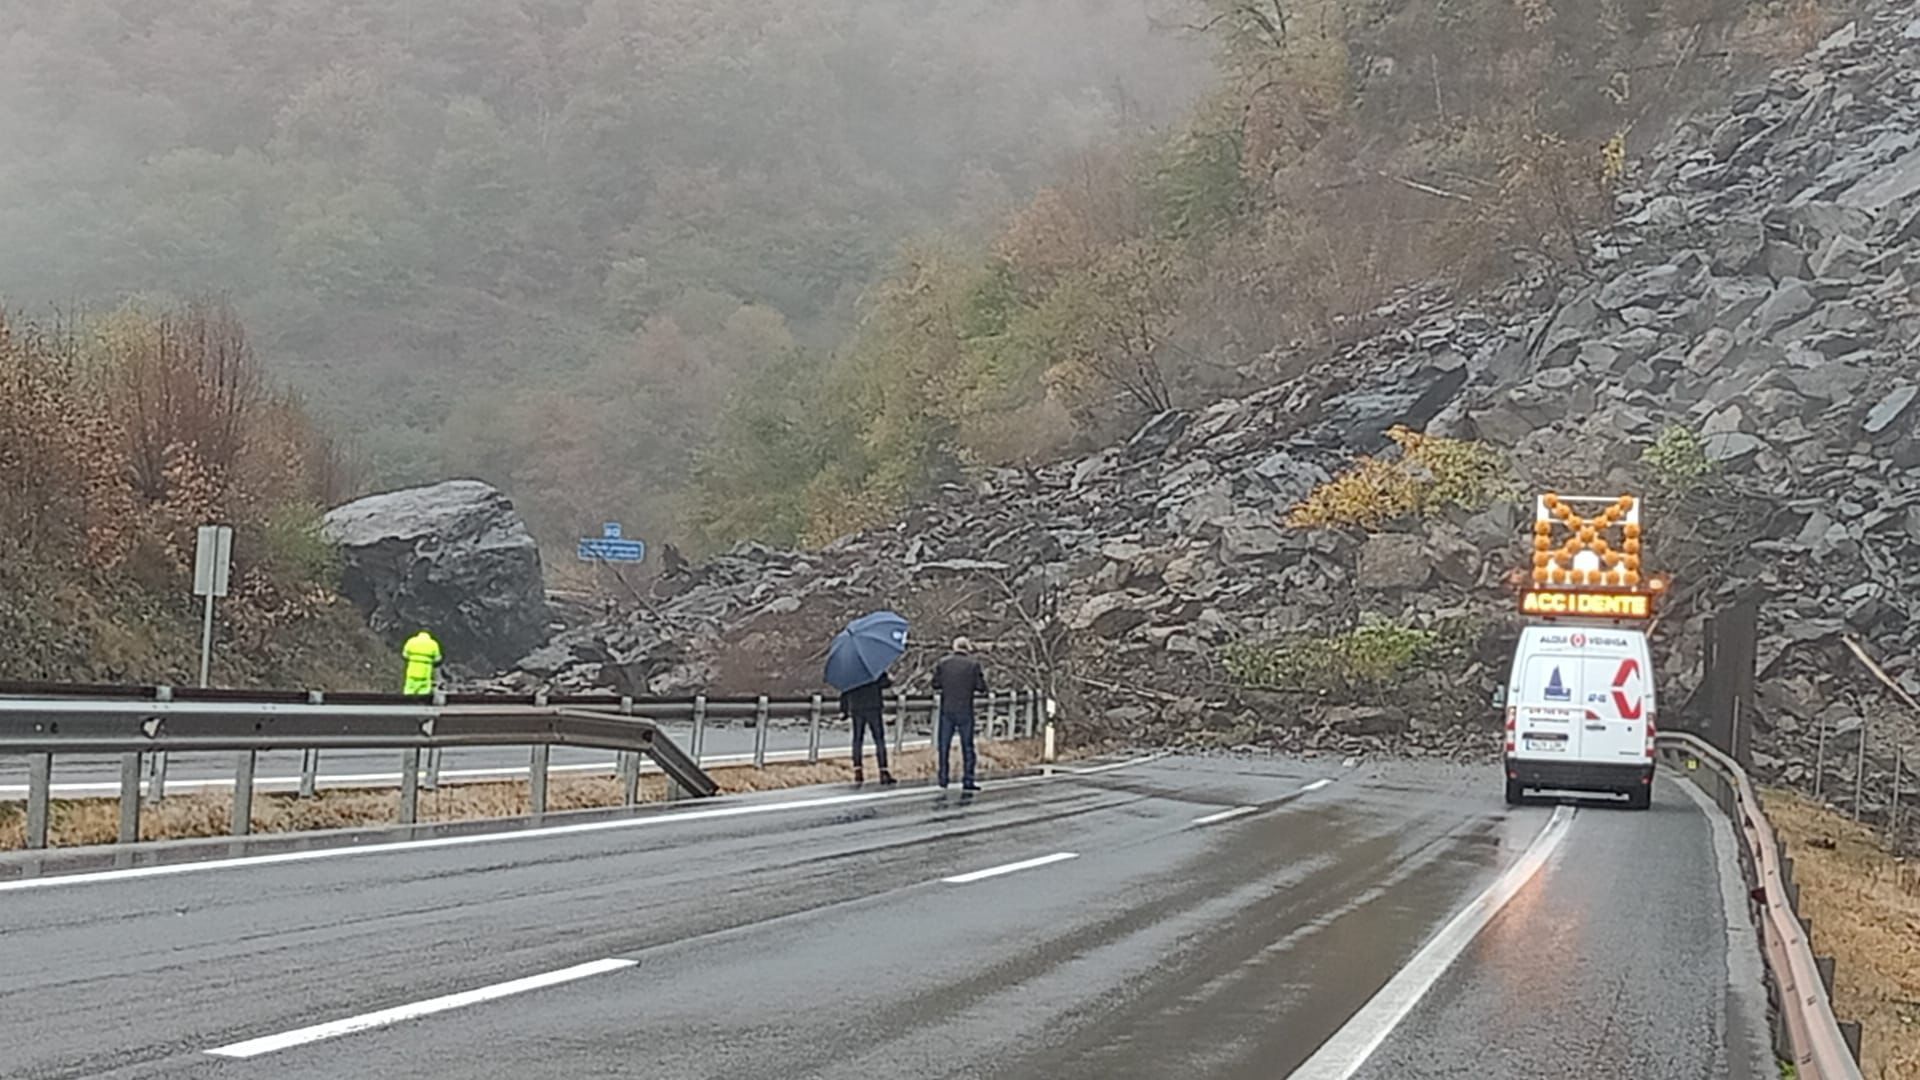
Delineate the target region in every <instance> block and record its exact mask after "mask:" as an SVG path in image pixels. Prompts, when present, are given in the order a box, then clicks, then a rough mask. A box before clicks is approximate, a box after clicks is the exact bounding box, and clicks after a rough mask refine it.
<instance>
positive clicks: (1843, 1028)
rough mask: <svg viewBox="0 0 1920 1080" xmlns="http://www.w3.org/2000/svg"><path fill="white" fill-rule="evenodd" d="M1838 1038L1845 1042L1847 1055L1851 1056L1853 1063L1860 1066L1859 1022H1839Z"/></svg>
mask: <svg viewBox="0 0 1920 1080" xmlns="http://www.w3.org/2000/svg"><path fill="white" fill-rule="evenodd" d="M1836 1022H1837V1023H1838V1024H1839V1025H1840V1037H1841V1038H1842V1039H1845V1040H1846V1041H1847V1053H1849V1054H1852V1055H1853V1063H1854V1064H1855V1065H1858V1064H1860V1021H1858V1020H1840V1021H1836Z"/></svg>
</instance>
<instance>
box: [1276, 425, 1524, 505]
mask: <svg viewBox="0 0 1920 1080" xmlns="http://www.w3.org/2000/svg"><path fill="white" fill-rule="evenodd" d="M1387 437H1388V438H1391V439H1392V440H1393V441H1394V442H1395V443H1397V444H1398V445H1399V447H1400V456H1399V457H1397V458H1393V459H1387V458H1375V457H1367V458H1361V459H1360V460H1359V461H1357V462H1355V463H1354V465H1353V467H1352V468H1349V469H1348V470H1347V471H1345V472H1343V473H1341V474H1340V475H1339V476H1336V477H1334V478H1333V479H1332V480H1329V481H1327V482H1326V483H1324V484H1321V485H1320V486H1319V487H1317V488H1315V489H1313V491H1312V492H1311V493H1310V494H1309V495H1308V496H1307V498H1306V501H1304V502H1302V503H1301V504H1300V505H1299V506H1296V507H1294V509H1293V512H1292V514H1290V515H1289V516H1288V518H1287V520H1288V522H1289V523H1290V524H1292V525H1294V526H1295V527H1297V528H1306V529H1313V528H1321V529H1324V528H1342V527H1348V526H1351V527H1357V528H1362V529H1368V530H1372V529H1378V528H1380V527H1381V526H1383V525H1386V524H1387V523H1389V522H1391V521H1394V520H1396V519H1398V518H1402V517H1406V516H1408V515H1410V514H1417V513H1431V512H1433V511H1436V510H1440V509H1443V508H1446V507H1461V508H1463V509H1467V510H1480V509H1484V508H1485V507H1487V506H1489V505H1491V504H1493V503H1494V502H1495V501H1496V500H1499V499H1503V498H1510V497H1511V496H1512V494H1513V491H1514V488H1515V485H1514V482H1513V474H1512V471H1511V470H1510V469H1509V468H1508V466H1507V461H1506V458H1505V457H1504V456H1503V455H1502V454H1501V453H1500V451H1499V450H1497V449H1495V448H1493V447H1491V446H1488V445H1487V444H1485V443H1480V442H1472V441H1469V440H1465V439H1446V438H1441V437H1438V436H1433V435H1423V434H1421V433H1420V432H1417V431H1410V430H1408V429H1407V428H1404V427H1395V428H1394V429H1393V430H1391V431H1389V432H1387Z"/></svg>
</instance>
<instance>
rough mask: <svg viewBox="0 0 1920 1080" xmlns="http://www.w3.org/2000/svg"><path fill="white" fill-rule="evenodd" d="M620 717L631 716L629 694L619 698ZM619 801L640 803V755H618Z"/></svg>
mask: <svg viewBox="0 0 1920 1080" xmlns="http://www.w3.org/2000/svg"><path fill="white" fill-rule="evenodd" d="M620 715H621V716H625V717H632V716H633V697H632V695H630V694H622V695H621V696H620ZM620 799H621V803H622V804H623V805H626V806H634V805H636V804H638V803H639V802H640V755H639V754H637V753H635V752H633V751H631V750H623V751H621V753H620Z"/></svg>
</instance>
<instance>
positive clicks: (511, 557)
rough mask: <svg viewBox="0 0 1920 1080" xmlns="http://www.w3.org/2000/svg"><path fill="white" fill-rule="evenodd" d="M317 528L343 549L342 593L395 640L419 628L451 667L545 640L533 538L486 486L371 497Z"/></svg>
mask: <svg viewBox="0 0 1920 1080" xmlns="http://www.w3.org/2000/svg"><path fill="white" fill-rule="evenodd" d="M321 531H322V534H323V535H324V536H325V537H326V538H327V539H328V540H329V541H331V542H332V543H335V544H337V545H339V547H340V549H341V551H342V553H343V555H344V558H345V568H344V573H343V575H342V591H343V592H344V593H345V594H346V596H347V597H348V599H350V600H352V601H353V603H354V605H355V606H356V607H358V608H359V609H360V610H361V611H362V612H364V613H365V614H366V617H367V624H368V625H369V626H371V627H372V628H373V629H374V631H375V632H377V633H379V634H381V635H383V636H384V637H386V638H387V639H388V640H389V641H390V642H392V643H393V644H394V646H395V647H396V648H398V647H399V644H400V642H401V641H402V640H404V639H405V638H406V637H407V636H408V635H410V634H412V633H413V632H414V631H415V630H418V629H421V628H423V627H424V628H426V629H429V630H431V631H432V632H433V634H434V635H435V636H436V637H438V638H439V639H440V643H441V645H442V647H443V648H444V649H445V651H446V655H447V661H448V663H449V664H450V665H453V666H457V667H458V668H460V669H463V670H468V671H492V670H497V669H500V668H505V667H507V666H509V665H512V664H513V663H514V662H515V661H516V660H519V659H520V658H521V657H523V656H525V655H526V654H527V652H528V650H530V649H534V648H536V647H538V646H541V645H543V644H545V642H546V640H547V633H548V627H547V605H546V586H545V583H544V580H543V578H542V575H541V568H540V548H539V545H537V544H536V543H534V539H533V535H532V534H531V533H529V532H528V531H527V526H526V523H525V522H524V521H522V520H521V519H520V515H519V513H518V512H516V511H515V510H514V508H513V503H512V502H511V501H510V500H508V498H507V497H506V496H505V495H503V494H501V493H500V492H499V491H498V490H496V489H495V488H493V487H492V486H490V485H488V484H484V483H481V482H480V481H478V480H450V481H447V482H446V483H441V484H434V485H433V486H431V487H420V488H409V489H406V490H404V491H394V492H389V493H387V494H384V495H370V496H367V497H366V498H364V499H357V500H355V501H353V502H350V503H347V504H346V505H345V506H341V507H337V508H335V509H334V510H331V511H329V512H328V513H327V515H326V517H325V519H324V520H323V522H322V525H321Z"/></svg>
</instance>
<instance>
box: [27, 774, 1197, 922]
mask: <svg viewBox="0 0 1920 1080" xmlns="http://www.w3.org/2000/svg"><path fill="white" fill-rule="evenodd" d="M1166 756H1167V755H1166V754H1165V753H1156V754H1146V755H1143V756H1141V757H1137V758H1128V759H1127V760H1125V761H1115V762H1111V763H1109V764H1106V765H1097V766H1094V767H1092V768H1086V769H1080V770H1078V771H1077V772H1075V773H1074V774H1073V775H1074V776H1087V775H1091V774H1093V773H1103V772H1111V771H1113V770H1115V769H1125V768H1129V767H1131V766H1134V765H1142V764H1145V763H1147V762H1149V761H1158V760H1159V759H1161V758H1163V757H1166ZM1063 778H1064V777H1049V776H1023V777H1019V778H1016V779H1012V780H990V781H988V782H987V783H986V785H985V786H986V787H987V788H988V789H990V790H997V789H1000V788H1011V787H1021V786H1024V785H1027V784H1040V783H1045V782H1047V781H1048V780H1054V779H1063ZM928 794H931V793H930V792H929V791H928V790H927V789H925V788H914V787H908V788H895V789H892V790H888V791H873V792H861V793H859V794H855V795H826V796H821V797H819V798H814V799H796V800H794V801H792V802H781V803H750V804H748V805H746V806H722V807H717V808H715V809H712V810H688V811H684V812H680V813H666V814H647V815H642V816H639V817H626V818H613V819H611V820H607V821H583V822H579V823H578V824H574V825H547V826H543V827H540V828H535V829H518V830H510V831H505V832H483V833H470V834H467V835H463V836H436V837H432V838H430V839H426V840H395V841H393V842H391V843H385V844H361V845H358V846H353V847H331V848H313V849H311V850H307V851H280V852H275V853H274V854H271V855H242V856H240V857H239V858H237V859H208V860H204V861H200V862H183V863H169V864H167V865H164V866H134V867H128V868H126V869H124V870H92V871H88V872H86V873H81V874H56V875H53V876H50V877H35V878H22V879H21V880H18V881H0V893H6V892H19V891H23V890H26V889H52V888H58V887H59V886H62V885H89V884H95V883H99V882H109V881H130V880H134V879H138V878H155V877H173V876H175V875H178V874H197V873H204V872H207V871H212V870H234V869H240V868H243V867H250V866H272V865H275V864H277V863H296V862H313V861H316V860H319V859H343V858H348V857H350V856H354V855H380V854H386V853H389V852H395V851H422V850H427V849H431V848H450V847H470V846H472V845H475V844H499V843H506V842H508V841H513V840H529V839H535V838H538V837H543V836H568V835H572V834H574V833H594V832H611V831H615V830H619V829H638V828H645V827H647V826H650V825H671V824H675V823H677V822H682V821H712V820H715V819H718V818H732V817H750V816H756V815H760V814H775V813H779V812H781V811H783V810H813V809H818V808H820V807H823V806H847V805H852V804H856V803H868V802H879V801H880V800H882V799H900V798H906V797H908V796H913V795H920V796H925V795H928ZM286 836H287V838H296V837H297V836H298V834H296V833H288V834H286Z"/></svg>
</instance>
